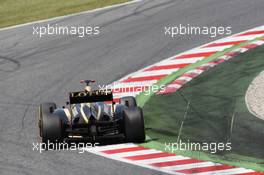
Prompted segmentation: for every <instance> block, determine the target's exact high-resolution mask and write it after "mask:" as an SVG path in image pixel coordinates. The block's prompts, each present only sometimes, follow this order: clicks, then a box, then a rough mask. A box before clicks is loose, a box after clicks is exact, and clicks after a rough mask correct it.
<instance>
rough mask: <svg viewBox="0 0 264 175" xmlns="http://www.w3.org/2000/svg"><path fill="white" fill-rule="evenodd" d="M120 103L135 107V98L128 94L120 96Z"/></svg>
mask: <svg viewBox="0 0 264 175" xmlns="http://www.w3.org/2000/svg"><path fill="white" fill-rule="evenodd" d="M120 104H122V105H124V106H127V107H129V108H130V107H132V108H134V107H137V102H136V98H135V97H132V96H128V97H122V98H120Z"/></svg>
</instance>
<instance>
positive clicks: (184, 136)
mask: <svg viewBox="0 0 264 175" xmlns="http://www.w3.org/2000/svg"><path fill="white" fill-rule="evenodd" d="M263 58H264V47H259V48H256V49H253V50H251V51H249V52H247V53H245V54H242V55H240V56H238V57H236V58H233V59H232V60H231V61H228V62H226V63H223V64H221V65H219V66H217V67H215V68H213V69H211V70H209V71H208V72H205V73H203V74H202V75H200V76H199V77H198V78H196V79H194V80H192V81H191V82H190V83H188V84H187V85H185V87H183V88H182V89H181V90H179V91H178V92H176V93H174V94H169V95H162V96H156V95H154V96H152V97H151V99H150V100H149V101H147V102H146V104H145V106H144V113H145V120H146V127H147V128H150V129H149V130H147V134H148V135H149V136H150V137H151V138H152V139H153V140H155V141H151V142H149V143H146V144H145V146H147V147H152V148H157V149H162V150H163V149H164V143H165V142H167V143H168V142H173V143H174V142H176V141H177V137H178V134H179V128H180V124H181V122H182V120H183V116H184V112H185V109H186V106H187V102H188V101H189V102H190V104H191V105H190V108H189V110H188V114H187V118H186V120H185V121H184V125H183V129H182V133H181V137H180V138H181V140H183V141H187V140H190V141H191V142H207V143H210V142H228V141H230V142H231V143H232V150H231V151H225V152H218V153H217V154H210V153H209V152H198V151H176V153H178V154H182V155H186V156H191V157H196V158H199V159H204V160H211V161H216V162H222V163H226V164H230V165H237V166H244V167H247V168H252V169H255V170H258V171H264V164H263V163H264V150H263V145H264V139H263V138H264V121H262V120H260V119H258V118H256V117H255V116H253V115H252V114H251V113H249V112H248V109H247V107H246V104H245V100H244V98H245V93H246V90H247V88H248V86H249V84H250V82H252V80H253V79H254V78H255V77H256V76H257V75H258V73H260V72H261V71H262V70H263V69H264V59H263ZM233 115H235V119H234V125H233V131H232V133H231V131H230V128H231V118H232V116H233Z"/></svg>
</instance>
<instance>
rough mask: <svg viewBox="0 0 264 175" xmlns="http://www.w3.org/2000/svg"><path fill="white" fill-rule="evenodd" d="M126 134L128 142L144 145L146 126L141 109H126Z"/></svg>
mask: <svg viewBox="0 0 264 175" xmlns="http://www.w3.org/2000/svg"><path fill="white" fill-rule="evenodd" d="M124 133H125V138H126V141H127V142H135V143H142V142H144V141H145V126H144V118H143V112H142V109H141V108H139V107H134V108H125V109H124Z"/></svg>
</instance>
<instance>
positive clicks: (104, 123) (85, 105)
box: [37, 80, 145, 143]
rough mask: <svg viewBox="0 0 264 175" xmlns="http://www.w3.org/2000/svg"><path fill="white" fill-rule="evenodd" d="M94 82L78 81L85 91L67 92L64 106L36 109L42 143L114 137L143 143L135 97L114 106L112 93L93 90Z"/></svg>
mask: <svg viewBox="0 0 264 175" xmlns="http://www.w3.org/2000/svg"><path fill="white" fill-rule="evenodd" d="M93 82H94V81H93V80H83V81H81V83H85V84H86V86H85V90H84V91H80V92H70V93H69V102H67V104H66V105H67V107H61V108H57V107H56V104H55V103H43V104H41V105H40V106H39V108H38V114H37V118H38V126H39V134H40V137H41V141H42V142H43V143H47V142H48V141H49V142H63V141H65V140H67V141H68V140H75V141H76V140H92V141H96V140H98V139H104V138H116V137H118V138H121V139H122V140H123V141H125V142H136V143H141V142H144V141H145V128H144V118H143V112H142V109H141V108H140V107H138V106H137V103H136V100H135V98H134V97H130V96H128V97H123V98H121V99H120V101H119V104H117V103H115V102H114V101H113V93H112V91H111V90H109V89H104V90H92V89H91V86H90V83H93ZM107 102H108V103H107ZM109 102H110V104H109Z"/></svg>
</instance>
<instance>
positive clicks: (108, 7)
mask: <svg viewBox="0 0 264 175" xmlns="http://www.w3.org/2000/svg"><path fill="white" fill-rule="evenodd" d="M141 1H143V0H133V1H129V2H125V3H121V4H115V5H111V6H106V7H102V8H97V9H93V10H88V11H82V12H78V13H73V14H69V15H64V16H58V17H54V18H49V19H44V20H38V21H33V22H28V23H24V24H19V25H15V26H10V27H5V28H0V32H1V31H5V30H10V29H15V28H19V27H25V26H28V25H32V24H39V23H44V22H49V21H54V20H60V19H64V18H69V17H73V16H78V15H83V14H89V13H94V12H98V11H102V10H107V9H111V8H116V7H121V6H125V5H130V4H134V3H138V2H141Z"/></svg>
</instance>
